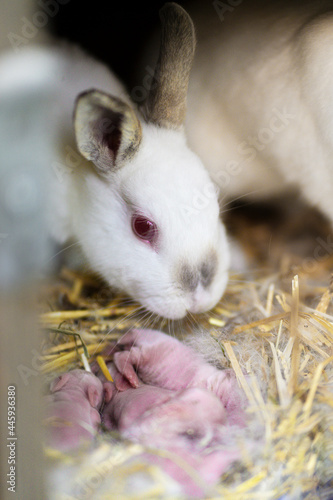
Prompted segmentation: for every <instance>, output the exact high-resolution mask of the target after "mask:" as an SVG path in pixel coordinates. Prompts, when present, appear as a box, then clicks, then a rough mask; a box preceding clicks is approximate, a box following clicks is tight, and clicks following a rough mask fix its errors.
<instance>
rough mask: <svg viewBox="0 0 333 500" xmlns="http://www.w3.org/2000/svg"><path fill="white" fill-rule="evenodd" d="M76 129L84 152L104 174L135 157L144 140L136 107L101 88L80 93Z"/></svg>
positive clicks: (76, 111)
mask: <svg viewBox="0 0 333 500" xmlns="http://www.w3.org/2000/svg"><path fill="white" fill-rule="evenodd" d="M74 129H75V135H76V142H77V146H78V149H79V151H80V153H81V154H82V155H83V156H84V157H85V158H86V159H87V160H90V161H92V162H93V163H94V164H95V166H96V167H97V169H98V171H99V173H101V174H108V173H109V172H110V171H111V170H113V169H114V168H119V167H121V166H122V165H123V164H124V163H125V162H126V161H128V160H129V159H130V158H132V156H133V155H134V154H135V153H136V151H137V149H138V147H139V145H140V141H141V125H140V122H139V120H138V118H137V116H136V114H135V112H134V110H133V109H132V108H131V107H130V106H129V105H128V104H126V103H125V102H124V101H122V100H120V99H117V98H116V97H113V96H111V95H108V94H106V93H104V92H100V91H97V90H89V91H87V92H83V93H82V94H80V95H79V96H78V98H77V100H76V105H75V110H74Z"/></svg>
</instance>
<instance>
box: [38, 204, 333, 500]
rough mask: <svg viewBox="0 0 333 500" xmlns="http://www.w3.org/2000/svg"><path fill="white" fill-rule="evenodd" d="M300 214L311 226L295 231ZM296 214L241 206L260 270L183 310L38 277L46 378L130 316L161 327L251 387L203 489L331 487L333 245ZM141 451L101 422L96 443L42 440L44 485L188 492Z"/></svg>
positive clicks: (97, 494)
mask: <svg viewBox="0 0 333 500" xmlns="http://www.w3.org/2000/svg"><path fill="white" fill-rule="evenodd" d="M236 214H237V211H236ZM294 215H295V214H294ZM234 217H235V216H234ZM272 220H273V227H272ZM304 220H306V225H307V232H306V231H304V230H302V231H300V232H299V233H298V234H301V235H302V236H301V238H300V239H296V240H295V238H291V235H295V227H296V226H297V224H299V225H300V226H301V227H302V224H304ZM293 221H294V222H293V223H292V224H289V225H288V224H287V221H286V219H284V218H283V217H282V219H281V220H280V219H279V220H275V218H274V217H273V218H272V217H270V223H266V221H264V222H263V221H262V220H260V221H258V220H256V219H255V220H251V221H250V220H249V219H248V217H247V216H246V217H245V218H244V214H243V213H242V212H240V215H238V216H237V215H236V218H235V219H234V220H233V229H234V232H235V233H236V235H237V237H238V238H239V239H240V241H243V248H244V250H245V253H247V254H248V256H249V258H250V260H252V267H253V266H254V265H256V266H257V270H256V271H252V272H251V273H245V274H241V273H240V274H238V275H237V276H236V275H234V276H232V277H231V280H230V283H229V286H228V288H227V292H226V294H225V296H224V297H223V299H222V300H221V301H220V303H219V304H218V305H217V306H216V307H215V308H214V310H212V311H210V312H209V313H208V314H204V315H198V316H195V317H194V316H193V317H192V318H190V319H188V320H186V321H183V322H173V323H170V322H167V321H165V320H161V319H158V318H153V317H151V316H149V317H148V316H146V315H145V314H144V313H142V311H141V310H139V307H138V305H135V304H133V303H132V302H131V301H128V300H127V299H126V298H124V297H122V296H112V295H111V292H110V291H109V290H108V289H107V287H105V285H103V284H101V283H100V282H99V281H98V280H96V279H95V278H93V277H91V276H89V275H86V274H83V273H78V272H74V271H70V270H69V269H63V271H62V273H61V274H60V275H59V276H58V277H54V279H52V280H51V283H48V284H45V285H43V286H42V287H41V288H42V289H41V296H43V297H44V301H42V302H41V307H42V311H43V312H42V314H41V323H42V325H43V328H44V329H45V333H46V334H45V337H44V341H43V346H42V349H43V360H44V365H43V371H44V374H45V381H46V383H47V382H48V381H49V380H50V378H53V377H54V376H55V375H57V374H59V373H61V372H63V371H67V370H69V369H72V368H75V367H83V365H84V358H85V356H84V352H85V353H86V354H87V355H88V356H89V362H92V361H93V360H94V359H95V358H96V356H97V355H98V354H99V353H100V352H101V351H102V350H103V349H104V347H105V345H106V343H107V342H108V341H109V340H111V339H118V338H120V337H121V335H122V334H123V333H124V332H125V331H127V330H128V329H130V328H132V327H134V326H136V327H137V326H141V327H148V326H149V327H154V328H158V329H161V330H164V331H166V332H168V333H170V334H172V335H176V336H178V338H181V339H182V340H184V341H185V342H188V343H190V345H192V346H193V347H194V348H195V349H197V350H198V351H199V352H201V353H202V354H203V356H205V358H206V359H207V360H208V361H210V362H212V363H214V364H216V365H217V366H219V367H221V368H226V367H232V368H233V369H234V370H235V372H236V374H237V378H238V382H239V384H240V385H241V387H242V388H243V389H244V391H245V393H246V396H247V398H248V402H249V407H248V418H249V425H248V427H247V428H246V429H244V430H238V432H237V434H236V435H235V436H232V438H233V439H234V440H236V442H237V443H238V445H239V446H240V447H241V450H242V459H241V460H240V461H238V462H236V463H235V464H234V465H233V466H231V468H230V469H229V470H228V471H227V472H226V473H225V474H224V475H223V476H222V477H221V481H220V483H219V484H218V485H217V486H216V487H215V488H213V489H212V490H211V491H210V493H209V496H207V498H223V499H229V498H230V499H232V500H237V499H239V500H245V499H249V500H250V499H251V500H258V499H261V498H262V499H279V498H281V499H282V498H283V499H288V500H289V499H301V498H302V499H303V498H305V499H316V498H318V499H326V500H327V499H332V498H333V481H332V478H333V411H332V409H333V301H332V295H333V286H332V280H331V274H330V269H332V265H333V256H332V252H329V248H328V245H326V249H325V243H323V242H325V241H326V242H327V241H331V240H330V238H331V235H330V233H329V230H328V228H327V226H326V224H325V223H324V221H322V220H321V219H318V216H317V215H316V214H315V215H313V213H312V212H309V213H308V217H304V214H303V215H302V221H303V222H302V223H301V222H300V221H299V220H298V219H297V217H294V218H293ZM295 221H296V222H295ZM249 228H250V229H249ZM281 228H283V229H281ZM318 228H319V229H318ZM302 229H304V228H303V227H302ZM272 234H274V241H272ZM304 234H307V237H304ZM327 235H329V236H327ZM290 240H291V241H290ZM309 241H310V243H309ZM300 248H301V249H302V250H301V251H300ZM45 297H46V298H47V300H45ZM50 309H51V310H50ZM45 311H46V312H45ZM73 333H76V334H79V335H73ZM82 343H84V344H85V346H82ZM82 354H83V355H82ZM243 373H247V374H249V377H247V378H245V377H244V375H243ZM145 451H147V450H145V449H143V447H142V446H141V445H139V444H135V443H129V442H125V441H124V440H121V439H120V438H119V436H117V435H116V434H115V433H104V434H100V435H99V436H98V440H97V443H96V445H95V446H94V448H93V449H91V450H89V453H82V452H81V453H79V454H70V455H69V454H67V455H64V454H61V453H60V452H57V451H56V450H53V449H45V454H46V457H47V463H48V468H49V471H50V472H49V485H50V495H49V496H50V498H54V499H70V498H71V499H73V498H80V499H84V498H93V499H99V498H101V499H102V498H103V499H108V498H117V499H118V498H133V499H139V498H142V499H148V498H154V499H155V498H183V497H182V496H181V495H180V494H179V490H178V489H177V488H175V487H174V484H173V481H171V480H170V478H169V477H168V476H166V474H165V473H163V471H162V470H161V469H159V468H158V467H157V466H154V465H152V464H148V463H145V461H144V460H142V456H143V453H144V452H145ZM149 452H150V453H155V454H156V455H157V456H159V455H160V456H161V455H162V456H163V450H149ZM199 480H200V479H199ZM51 492H52V493H51Z"/></svg>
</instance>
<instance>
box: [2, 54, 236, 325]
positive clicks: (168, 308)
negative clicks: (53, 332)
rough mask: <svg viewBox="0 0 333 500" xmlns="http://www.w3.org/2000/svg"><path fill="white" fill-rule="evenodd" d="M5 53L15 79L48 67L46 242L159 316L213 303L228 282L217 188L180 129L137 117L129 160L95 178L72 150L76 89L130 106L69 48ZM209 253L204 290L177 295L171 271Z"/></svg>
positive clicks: (101, 72) (115, 85) (97, 68)
mask: <svg viewBox="0 0 333 500" xmlns="http://www.w3.org/2000/svg"><path fill="white" fill-rule="evenodd" d="M12 57H13V61H12V62H13V66H14V68H16V66H15V64H14V63H15V61H16V62H17V68H16V69H15V73H16V74H17V71H19V72H20V70H19V68H23V70H24V73H34V74H38V73H39V72H40V73H41V74H43V75H44V74H45V71H44V64H45V61H46V62H47V74H48V75H49V79H48V81H46V82H45V85H48V88H49V90H50V108H49V109H48V110H46V111H47V112H48V114H49V116H50V120H49V124H50V125H49V126H50V133H52V134H53V137H54V142H55V156H54V161H52V162H51V163H52V164H51V173H52V174H53V175H52V179H53V180H52V184H51V189H50V205H49V221H50V223H49V225H50V232H51V233H52V235H53V237H54V238H55V239H56V240H57V241H59V242H61V243H65V242H66V241H68V240H69V239H70V238H74V240H76V241H78V242H79V243H80V245H81V247H82V250H83V252H84V254H85V256H86V258H87V260H88V262H89V264H90V265H91V267H92V268H93V269H94V270H95V271H97V272H98V273H100V275H101V276H103V278H105V279H106V280H107V282H108V283H109V284H110V285H112V286H114V287H117V288H119V289H121V290H123V291H125V292H127V293H128V294H129V295H131V296H132V297H134V298H135V299H136V300H138V301H139V302H140V303H141V304H143V305H144V306H145V307H146V308H147V309H148V310H150V311H153V312H155V313H157V314H159V315H162V316H166V317H169V318H181V317H183V316H184V315H185V314H186V313H187V312H188V311H190V312H200V311H205V310H207V309H209V308H211V307H212V306H214V305H215V303H216V302H217V301H218V300H219V298H220V297H221V295H222V293H223V291H224V289H225V286H226V283H227V278H228V267H229V250H228V245H227V241H226V235H225V230H224V227H223V226H222V223H221V222H220V219H219V206H218V200H217V193H216V189H215V188H214V186H213V184H212V182H211V180H210V178H209V176H208V174H207V171H206V170H205V168H204V167H203V165H202V163H201V161H200V160H199V158H198V157H197V156H196V155H195V154H194V153H192V152H191V151H190V150H189V148H188V147H187V145H186V140H185V136H184V134H183V132H182V131H173V130H166V129H162V128H159V127H157V126H154V125H150V124H146V123H144V122H143V121H142V134H143V137H142V141H141V144H140V147H139V149H138V151H137V153H136V154H135V155H134V157H133V158H132V159H131V161H128V162H127V163H126V164H125V165H124V166H122V167H121V168H119V169H116V170H115V171H114V172H111V173H110V175H109V176H108V178H105V177H103V176H100V175H98V173H97V172H96V169H95V168H94V167H93V165H92V164H91V163H90V162H87V161H86V160H84V159H83V158H82V157H81V156H80V155H79V154H78V153H77V150H76V147H75V141H74V136H73V130H72V129H73V126H72V113H73V106H74V101H75V98H76V97H77V95H78V94H79V93H80V92H81V91H83V90H86V89H90V88H97V89H98V90H104V91H107V92H108V93H110V94H112V95H113V96H117V97H119V98H121V99H123V100H125V101H127V102H128V97H127V95H126V93H125V92H124V89H123V87H122V86H121V84H120V83H119V82H118V80H117V79H116V78H115V77H114V76H113V75H112V74H110V73H109V72H108V71H107V70H106V69H105V68H104V66H102V65H100V64H99V63H97V62H95V61H93V60H92V59H89V58H87V57H86V56H84V55H83V54H81V53H80V52H79V51H78V50H77V49H69V48H66V47H65V48H64V49H56V50H55V49H54V48H53V49H50V50H48V49H37V48H34V49H27V51H24V52H22V53H21V54H19V56H17V59H15V58H16V56H12ZM6 67H8V63H6ZM0 68H1V63H0ZM19 92H21V93H22V92H24V89H23V90H22V89H20V90H19ZM3 95H5V93H3ZM73 165H75V166H74V167H73ZM135 210H138V211H140V212H142V213H144V214H145V215H146V216H147V217H150V218H151V219H152V220H153V221H154V222H155V223H156V224H157V226H158V230H159V238H158V242H157V247H156V248H153V247H152V246H151V245H149V244H147V243H146V242H143V241H142V240H139V239H138V238H137V237H136V236H135V235H134V234H133V231H132V229H131V215H132V213H133V212H134V211H135ZM211 251H215V252H216V254H217V256H218V268H217V271H216V274H215V276H214V280H213V283H212V284H211V286H210V287H209V288H207V289H205V288H203V287H202V286H201V285H198V287H197V288H196V290H195V291H184V290H183V289H182V287H181V285H180V282H179V276H178V275H177V273H178V272H179V269H180V267H181V265H183V264H186V265H187V266H190V267H191V266H193V267H197V268H198V267H200V265H202V264H203V263H204V262H205V260H207V256H209V253H210V252H211Z"/></svg>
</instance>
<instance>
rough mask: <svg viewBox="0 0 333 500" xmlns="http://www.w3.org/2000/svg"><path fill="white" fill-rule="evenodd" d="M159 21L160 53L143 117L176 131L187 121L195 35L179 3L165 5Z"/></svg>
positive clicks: (187, 16)
mask: <svg viewBox="0 0 333 500" xmlns="http://www.w3.org/2000/svg"><path fill="white" fill-rule="evenodd" d="M160 18H161V22H162V33H161V45H160V53H159V58H158V61H157V64H156V68H155V73H154V77H153V80H152V84H151V88H150V92H149V95H148V98H147V101H146V102H145V104H144V106H143V109H142V113H143V116H144V117H145V119H146V120H147V121H149V122H152V123H155V124H156V125H160V126H161V127H167V128H172V129H177V128H180V127H181V125H182V124H183V122H184V119H185V112H186V95H187V88H188V81H189V77H190V71H191V67H192V62H193V57H194V50H195V32H194V26H193V23H192V20H191V18H190V16H189V15H188V14H187V12H186V11H185V10H184V9H183V8H182V7H180V5H178V4H176V3H167V4H165V5H164V7H163V8H162V9H161V10H160Z"/></svg>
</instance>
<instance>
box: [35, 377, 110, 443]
mask: <svg viewBox="0 0 333 500" xmlns="http://www.w3.org/2000/svg"><path fill="white" fill-rule="evenodd" d="M50 392H51V394H49V395H48V396H46V397H45V398H44V404H45V405H44V406H45V412H44V424H45V426H46V429H47V432H46V433H45V439H46V444H47V445H48V446H51V447H55V448H57V449H59V450H61V451H68V450H72V449H75V448H77V447H79V446H81V445H87V444H89V443H90V442H91V440H92V439H93V438H94V437H95V435H96V432H97V429H98V428H99V425H100V423H101V417H100V414H99V409H100V406H101V404H102V401H103V397H104V396H105V398H106V400H107V401H109V399H110V396H111V391H110V389H109V384H108V383H102V382H101V381H100V380H99V379H98V378H97V377H95V375H93V374H92V373H89V372H85V371H83V370H73V371H71V372H68V373H64V374H63V375H60V376H59V377H57V378H56V379H55V380H54V381H53V382H52V383H51V385H50Z"/></svg>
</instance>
